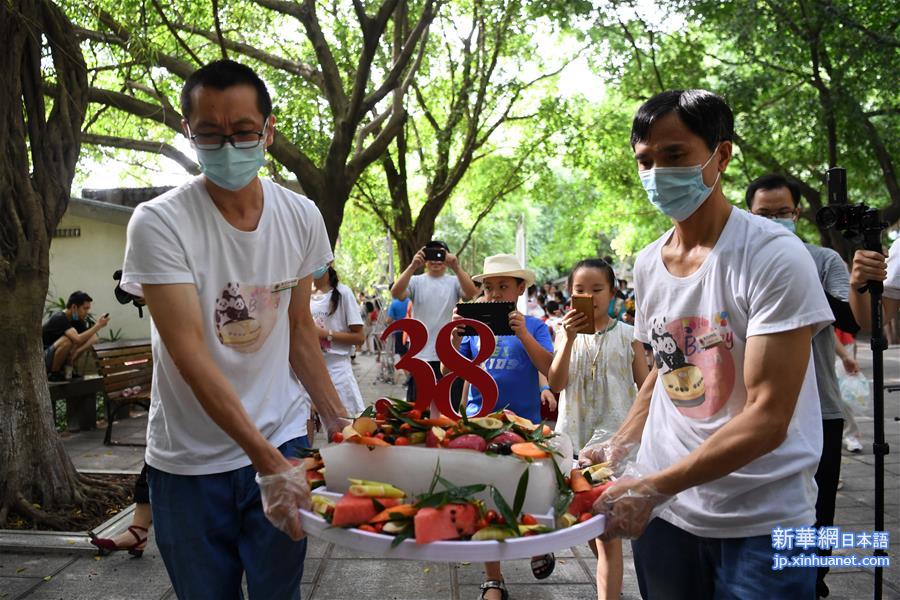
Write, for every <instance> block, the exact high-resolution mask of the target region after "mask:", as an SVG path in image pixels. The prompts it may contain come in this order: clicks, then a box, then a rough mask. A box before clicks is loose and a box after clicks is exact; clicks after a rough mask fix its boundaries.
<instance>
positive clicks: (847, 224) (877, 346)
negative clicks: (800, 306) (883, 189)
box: [816, 167, 890, 600]
mask: <svg viewBox="0 0 900 600" xmlns="http://www.w3.org/2000/svg"><path fill="white" fill-rule="evenodd" d="M825 180H826V183H827V185H828V206H825V207H823V208H821V209H819V211H818V212H817V213H816V223H818V225H819V226H820V227H823V228H831V227H834V228H836V229H839V230H840V231H841V232H842V233H843V235H844V237H845V238H847V239H848V240H850V241H851V242H854V243H855V244H861V245H862V247H863V248H865V249H866V250H871V251H873V252H878V253H881V234H882V232H883V231H884V230H885V228H886V227H887V223H885V222H883V221H882V220H881V217H880V215H879V213H878V211H877V210H875V209H874V208H869V207H868V206H866V205H865V204H847V171H846V170H845V169H842V168H841V167H832V168H831V169H829V170H828V171H827V172H826V174H825ZM867 290H868V292H869V294H870V295H871V297H872V306H871V310H872V338H871V346H872V377H873V379H874V382H873V383H874V394H873V398H872V404H873V408H874V413H875V414H874V417H875V424H874V425H875V427H874V429H875V431H874V433H875V436H874V437H875V441H874V443H873V444H872V453H873V454H874V456H875V530H876V531H884V457H885V455H886V454H887V453H888V452H890V448H889V447H888V444H887V443H885V441H884V351H885V350H886V349H887V340H886V339H885V337H884V319H883V317H882V315H883V312H882V308H881V294H882V292H883V291H884V285H883V284H882V283H881V282H880V281H872V280H870V281H869V282H867V283H866V285H865V286H863V287H862V288H860V290H859V291H860V292H861V293H865V292H866V291H867ZM875 556H877V557H880V556H887V553H886V552H885V551H884V550H881V549H877V550H875ZM883 578H884V572H883V567H880V566H876V567H875V589H874V598H875V600H881V597H882V588H883V584H884V580H883Z"/></svg>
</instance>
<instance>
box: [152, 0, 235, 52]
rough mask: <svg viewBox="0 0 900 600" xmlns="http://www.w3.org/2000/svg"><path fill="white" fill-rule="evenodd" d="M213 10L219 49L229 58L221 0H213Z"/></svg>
mask: <svg viewBox="0 0 900 600" xmlns="http://www.w3.org/2000/svg"><path fill="white" fill-rule="evenodd" d="M154 1H156V0H154ZM212 12H213V22H214V23H215V26H216V38H218V40H219V49H221V50H222V58H228V52H227V51H226V50H225V42H224V41H223V37H222V23H221V22H220V21H219V0H212Z"/></svg>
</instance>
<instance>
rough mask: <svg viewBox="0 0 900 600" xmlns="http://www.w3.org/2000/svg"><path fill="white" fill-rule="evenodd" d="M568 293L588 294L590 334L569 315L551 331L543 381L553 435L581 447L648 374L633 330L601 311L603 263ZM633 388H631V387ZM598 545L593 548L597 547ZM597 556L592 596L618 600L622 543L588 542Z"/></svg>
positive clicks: (589, 267) (590, 265)
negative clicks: (553, 408)
mask: <svg viewBox="0 0 900 600" xmlns="http://www.w3.org/2000/svg"><path fill="white" fill-rule="evenodd" d="M569 290H571V291H572V292H574V293H575V294H590V295H591V297H592V298H593V304H594V330H595V331H596V333H593V334H580V335H579V334H578V330H579V329H581V328H582V327H583V326H584V325H585V324H586V323H587V317H586V316H585V315H584V314H582V313H580V312H578V311H575V310H570V311H569V312H567V313H566V314H565V316H563V319H562V327H557V333H556V344H555V345H556V353H555V354H554V357H553V363H552V364H551V366H550V372H549V373H548V374H547V380H548V382H549V383H550V389H552V390H553V391H554V392H562V394H561V396H560V399H559V418H558V419H557V421H556V431H558V432H562V433H566V434H568V435H569V437H571V438H572V445H573V447H575V448H583V447H584V446H585V445H586V444H587V442H588V441H589V440H590V439H591V436H592V435H593V433H594V431H595V430H598V429H600V430H605V431H607V432H609V433H613V432H615V431H616V430H617V429H618V428H619V425H621V424H622V421H624V420H625V415H626V414H628V410H629V409H630V408H631V405H632V403H633V402H634V399H635V396H636V395H637V389H639V388H640V387H641V385H643V383H644V379H646V377H647V375H648V369H647V363H646V362H645V361H644V348H643V346H642V345H641V343H640V342H638V341H637V340H635V339H634V327H632V326H631V325H628V324H627V323H622V322H621V321H617V320H615V319H610V317H609V313H608V312H607V309H608V307H609V303H610V301H611V300H612V299H613V298H614V297H615V293H616V277H615V274H614V273H613V270H612V267H611V266H610V265H609V264H608V263H607V262H606V261H603V260H599V259H593V258H592V259H587V260H582V261H580V262H579V263H578V264H576V265H575V268H573V269H572V272H571V274H570V275H569ZM635 385H637V387H635ZM598 546H599V547H598ZM591 550H593V551H594V553H595V554H597V596H598V599H599V600H603V599H606V598H618V597H619V594H620V592H621V589H622V570H623V563H622V540H620V539H615V540H611V541H608V542H602V544H599V545H598V544H596V542H592V543H591Z"/></svg>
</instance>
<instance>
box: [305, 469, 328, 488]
mask: <svg viewBox="0 0 900 600" xmlns="http://www.w3.org/2000/svg"><path fill="white" fill-rule="evenodd" d="M306 483H308V484H309V489H311V490H314V489H316V488H317V487H322V486H323V485H325V476H324V475H322V474H321V473H319V472H318V471H313V470H312V469H310V470H309V471H307V472H306Z"/></svg>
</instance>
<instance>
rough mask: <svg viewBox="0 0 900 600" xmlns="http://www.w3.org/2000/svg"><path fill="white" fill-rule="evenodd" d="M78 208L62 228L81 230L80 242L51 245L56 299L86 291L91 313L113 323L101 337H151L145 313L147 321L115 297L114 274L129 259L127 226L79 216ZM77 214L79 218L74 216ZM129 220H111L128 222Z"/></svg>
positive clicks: (69, 240)
mask: <svg viewBox="0 0 900 600" xmlns="http://www.w3.org/2000/svg"><path fill="white" fill-rule="evenodd" d="M78 212H84V211H79V210H78V209H77V208H75V207H73V206H72V204H70V209H69V210H68V212H66V214H65V215H64V216H63V218H62V221H60V223H59V225H58V228H59V229H63V228H69V227H80V228H81V236H80V237H77V238H54V239H53V241H52V242H51V243H50V287H49V290H48V296H49V297H50V298H52V299H56V298H59V297H62V298H68V297H69V294H71V293H72V292H74V291H75V290H83V291H85V292H87V293H88V294H90V295H91V297H92V298H93V299H94V302H93V307H92V309H91V312H92V313H93V314H94V316H95V317H98V316H100V315H102V314H103V313H105V312H108V313H109V314H110V322H109V325H107V326H106V327H105V328H104V329H102V330H100V333H99V335H100V337H101V338H103V337H106V336H107V335H109V332H110V331H111V330H112V331H114V330H116V329H121V330H122V334H121V337H122V339H138V338H148V337H150V317H149V314H148V312H147V311H146V310H144V318H143V319H140V318H138V313H137V309H136V308H135V307H134V306H132V305H131V304H119V302H118V301H117V300H116V297H115V295H113V289H114V288H115V287H116V282H115V280H113V278H112V274H113V272H114V271H116V270H118V269H121V268H122V259H123V257H124V255H125V229H126V225H125V224H124V223H110V222H103V221H100V220H97V219H95V218H89V217H85V216H81V215H78V214H77V213H78ZM73 213H75V214H73ZM126 219H127V217H126V218H121V217H120V218H119V219H110V220H119V221H126Z"/></svg>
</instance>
